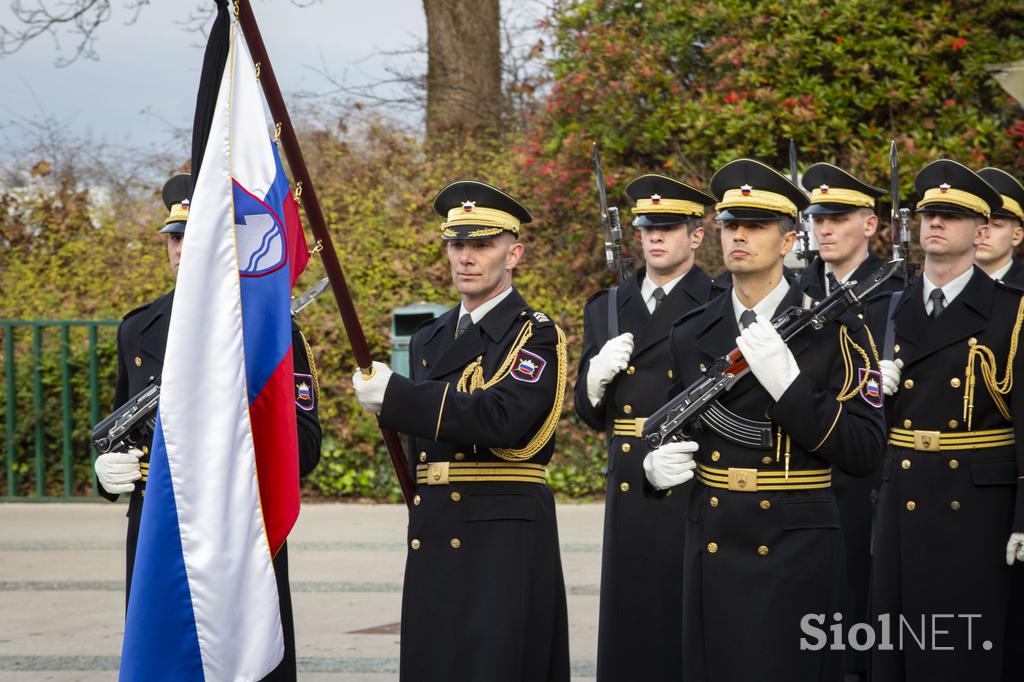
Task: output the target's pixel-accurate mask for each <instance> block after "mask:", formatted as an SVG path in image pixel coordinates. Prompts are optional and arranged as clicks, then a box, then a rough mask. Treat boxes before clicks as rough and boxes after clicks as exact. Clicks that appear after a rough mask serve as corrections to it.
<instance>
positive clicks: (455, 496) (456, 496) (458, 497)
mask: <svg viewBox="0 0 1024 682" xmlns="http://www.w3.org/2000/svg"><path fill="white" fill-rule="evenodd" d="M461 499H462V495H461V494H459V493H457V492H452V502H458V501H459V500H461Z"/></svg>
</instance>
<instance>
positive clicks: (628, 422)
mask: <svg viewBox="0 0 1024 682" xmlns="http://www.w3.org/2000/svg"><path fill="white" fill-rule="evenodd" d="M646 421H647V417H637V418H636V419H616V420H615V421H614V422H613V424H612V434H613V435H616V436H631V437H633V438H640V437H642V436H643V435H644V422H646Z"/></svg>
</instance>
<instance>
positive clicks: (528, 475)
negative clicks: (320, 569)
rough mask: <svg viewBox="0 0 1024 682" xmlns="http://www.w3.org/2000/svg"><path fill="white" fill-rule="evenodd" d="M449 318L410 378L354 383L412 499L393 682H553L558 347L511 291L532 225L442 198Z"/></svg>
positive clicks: (464, 187)
mask: <svg viewBox="0 0 1024 682" xmlns="http://www.w3.org/2000/svg"><path fill="white" fill-rule="evenodd" d="M434 210H435V211H437V212H438V214H440V215H441V216H443V217H444V218H445V222H444V223H442V225H441V238H442V239H443V240H444V243H445V246H446V251H447V254H448V262H449V264H450V266H451V274H452V281H453V283H454V284H455V288H456V289H457V290H458V291H459V293H460V294H461V297H462V302H461V304H460V305H458V306H456V307H454V308H452V309H451V310H449V311H448V312H447V313H445V314H444V315H442V316H440V317H439V318H437V319H436V320H433V321H431V322H429V323H427V324H425V325H424V326H422V327H420V329H419V330H418V331H417V332H416V333H415V334H414V335H413V338H412V340H411V341H410V344H409V364H410V367H411V376H410V377H409V378H405V377H403V376H400V375H398V374H393V373H392V371H391V369H390V368H388V366H387V365H384V364H382V363H379V362H375V363H373V367H372V370H371V373H370V376H368V377H364V376H363V375H362V373H361V372H356V374H355V375H354V376H353V378H352V381H353V385H354V388H355V392H356V396H357V398H358V399H359V402H360V404H361V405H362V406H363V407H364V408H365V409H366V410H369V411H371V412H377V413H379V415H380V423H381V424H382V425H383V426H385V427H387V428H391V429H394V430H396V431H400V432H402V433H406V434H408V435H409V457H410V460H411V462H410V466H411V467H412V473H414V474H415V476H416V483H417V485H416V496H415V498H414V499H413V506H412V509H411V511H410V515H409V537H408V540H409V553H408V558H407V559H406V567H405V583H404V586H403V589H402V636H401V672H400V675H401V679H402V680H406V681H412V680H416V682H423V681H428V682H429V681H431V680H438V681H441V680H443V681H444V682H458V681H460V680H461V681H465V682H478V681H480V680H487V681H488V682H545V681H548V682H555V681H557V682H563V681H567V680H568V679H569V642H568V617H567V612H566V601H565V584H564V581H563V578H562V565H561V559H560V557H559V547H558V529H557V525H556V521H555V501H554V497H553V496H552V494H551V490H550V489H549V488H548V487H547V485H546V478H545V469H546V466H547V464H548V462H549V461H550V460H551V455H552V454H553V453H554V450H555V428H556V427H557V425H558V419H559V415H560V413H561V409H562V400H563V398H564V394H565V376H566V362H567V360H566V343H565V336H564V335H563V334H562V331H561V329H559V328H558V327H557V326H556V325H555V323H554V322H552V320H551V319H550V318H549V317H548V316H547V315H545V314H544V313H541V312H537V311H535V310H533V309H532V308H530V306H529V305H527V303H526V301H525V300H523V297H522V296H520V294H519V292H518V291H516V290H515V288H513V286H512V271H513V270H514V269H515V268H516V266H517V265H519V262H520V260H521V259H522V257H523V251H524V246H523V244H522V242H520V241H519V236H520V229H521V226H522V224H523V223H528V222H530V221H531V219H532V218H531V216H530V212H529V211H527V210H526V208H525V207H524V206H523V205H522V204H520V203H519V202H518V201H516V200H515V199H513V198H512V197H510V196H509V195H507V194H505V193H504V192H502V191H501V190H499V189H496V188H494V187H491V186H490V185H486V184H484V183H482V182H475V181H472V180H463V181H459V182H454V183H452V184H450V185H448V186H447V187H445V188H444V189H442V190H441V191H440V192H439V193H438V195H437V197H436V198H435V199H434Z"/></svg>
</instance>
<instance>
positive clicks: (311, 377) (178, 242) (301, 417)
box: [96, 173, 321, 681]
mask: <svg viewBox="0 0 1024 682" xmlns="http://www.w3.org/2000/svg"><path fill="white" fill-rule="evenodd" d="M191 195H192V178H191V176H190V175H189V174H187V173H180V174H178V175H175V176H174V177H172V178H171V179H170V180H168V181H167V183H166V184H165V185H164V189H163V200H164V205H165V206H167V210H168V215H167V219H166V220H165V221H164V227H163V229H161V230H160V233H161V234H166V235H167V256H168V259H169V260H170V264H171V268H172V269H173V270H174V274H175V275H177V273H178V264H179V262H180V260H181V248H182V242H183V241H184V237H185V224H186V222H187V221H188V209H189V198H190V197H191ZM173 301H174V290H173V289H172V290H171V291H169V292H168V293H166V294H164V295H163V296H161V297H160V298H157V299H156V300H154V301H150V302H149V303H146V304H144V305H142V306H139V307H138V308H136V309H135V310H133V311H131V312H130V313H128V314H127V315H125V316H124V319H123V320H122V322H121V324H120V326H118V328H117V388H116V390H115V393H114V408H115V409H117V408H118V407H120V406H121V405H124V404H125V403H126V402H128V399H129V398H131V397H132V396H134V395H135V394H137V393H139V392H140V391H142V390H144V389H145V388H146V387H147V386H149V385H150V384H151V383H153V382H154V381H159V380H160V373H161V371H162V370H163V359H164V349H165V347H166V345H167V330H168V324H169V323H170V319H171V305H172V303H173ZM292 348H293V349H294V354H293V356H292V361H293V364H294V367H295V369H294V371H295V396H296V397H295V414H296V424H297V427H298V439H299V475H300V476H306V475H308V474H309V473H310V472H312V471H313V469H314V468H316V465H317V463H318V462H319V461H320V438H321V431H320V421H319V419H318V417H317V403H318V397H317V396H318V386H317V376H316V365H315V363H314V362H313V355H312V352H311V351H310V348H309V345H308V344H307V343H306V339H305V337H303V336H302V332H301V331H299V328H298V326H297V325H296V324H295V322H294V321H293V322H292ZM197 390H201V389H199V388H197ZM148 470H149V448H148V447H143V448H142V450H137V449H135V448H132V449H130V450H128V451H127V452H109V453H107V454H104V455H100V456H99V457H97V458H96V478H97V480H98V481H99V488H100V494H101V495H103V497H105V498H107V499H108V500H111V501H116V500H117V499H118V496H119V495H120V494H121V493H130V494H131V498H130V500H129V502H128V539H127V551H126V557H127V580H126V589H125V603H127V601H128V595H129V593H130V592H131V586H132V569H133V567H134V565H135V550H136V547H137V544H138V540H139V523H140V522H141V520H142V503H143V500H144V499H145V494H146V475H147V473H148ZM274 572H275V573H276V577H277V592H278V597H279V599H280V602H281V625H282V628H283V631H284V641H285V653H284V658H282V659H281V663H280V664H279V665H278V666H277V668H275V669H274V670H273V671H272V672H271V673H270V674H269V675H268V676H267V677H265V678H263V679H264V680H274V681H278V680H280V681H283V680H294V679H296V662H295V626H294V622H293V619H292V602H291V591H290V587H289V583H288V546H287V543H286V544H285V545H283V546H282V547H281V550H280V551H279V552H278V553H277V555H276V556H275V557H274Z"/></svg>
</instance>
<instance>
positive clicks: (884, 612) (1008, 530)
mask: <svg viewBox="0 0 1024 682" xmlns="http://www.w3.org/2000/svg"><path fill="white" fill-rule="evenodd" d="M914 185H915V188H916V191H917V194H918V197H919V201H918V204H917V213H918V215H919V216H921V246H922V248H923V249H924V253H925V261H924V273H923V274H922V276H921V277H919V278H917V279H916V280H915V281H914V282H913V284H911V286H910V287H909V288H907V290H906V291H904V292H903V294H902V295H901V296H900V298H899V299H898V301H897V303H896V305H895V309H894V313H893V316H892V319H893V320H894V323H895V337H894V341H895V344H894V346H893V351H894V353H895V357H896V360H895V361H893V362H889V361H888V360H885V361H883V363H884V364H885V365H887V367H886V368H885V369H884V370H883V371H884V373H885V375H886V376H885V392H886V393H887V394H888V395H892V396H893V397H892V398H890V399H888V400H887V401H886V410H887V416H888V419H889V447H888V450H887V452H886V455H885V459H884V461H883V463H882V489H881V497H880V499H879V505H878V512H877V515H876V518H875V534H874V540H873V559H872V586H871V601H872V614H873V617H872V620H873V623H875V624H876V627H879V626H878V625H877V624H878V623H879V620H878V619H883V618H889V619H890V621H891V628H892V633H893V644H894V648H893V650H891V651H890V650H885V649H883V648H880V647H876V648H875V649H874V650H873V651H872V656H871V667H872V679H873V680H877V681H879V682H890V681H897V680H899V681H902V680H909V681H916V680H928V681H931V680H972V681H976V682H984V681H986V680H993V681H994V680H1002V679H1010V678H1004V677H1003V673H1002V666H1003V658H1004V652H1005V653H1010V654H1012V655H1015V656H1016V657H1019V656H1020V651H1021V648H1020V646H1021V644H1020V642H1009V641H1006V639H1005V629H1006V624H1007V616H1008V614H1009V613H1010V612H1011V611H1016V612H1018V613H1019V612H1020V610H1021V609H1022V608H1024V605H1022V604H1021V603H1020V601H1021V600H1020V597H1019V595H1018V597H1017V598H1015V600H1014V601H1011V598H1010V584H1011V578H1012V577H1013V573H1014V572H1015V571H1017V572H1019V571H1020V568H1019V567H1008V566H1007V563H1008V562H1010V563H1013V562H1014V561H1020V560H1024V552H1022V551H1021V545H1024V533H1022V532H1021V531H1024V479H1022V477H1021V474H1024V400H1020V399H1014V397H1013V392H1012V389H1013V377H1014V376H1022V374H1021V372H1024V355H1022V354H1021V353H1019V352H1018V351H1017V344H1018V341H1019V337H1020V328H1021V322H1022V319H1024V299H1022V296H1021V293H1020V292H1019V291H1018V290H1016V289H1013V288H1011V287H1009V286H1006V285H1003V284H1002V283H1000V282H997V281H994V280H992V279H991V278H989V277H987V276H986V275H985V273H984V272H983V271H982V270H981V269H980V268H978V267H977V266H975V265H974V264H973V263H974V257H975V248H976V247H977V245H978V244H979V243H980V242H981V240H982V238H983V235H984V226H985V224H986V222H987V220H988V219H989V216H990V215H991V213H992V211H993V210H995V209H998V208H999V206H1000V205H1001V201H1002V200H1001V198H1000V195H999V192H997V191H996V190H995V189H994V188H993V187H991V186H990V185H989V184H988V183H986V182H985V181H984V180H983V179H982V178H981V177H979V176H978V175H977V174H976V173H974V172H973V171H971V170H970V169H969V168H967V167H966V166H963V165H961V164H959V163H957V162H955V161H951V160H948V159H941V160H939V161H934V162H932V163H930V164H928V165H927V166H925V167H924V168H923V169H922V170H921V171H920V172H919V173H918V174H917V177H916V178H915V180H914ZM891 296H893V294H890V295H888V296H882V297H880V298H879V299H878V300H877V301H874V302H872V304H871V305H870V306H869V311H868V314H869V319H870V320H871V323H872V325H874V326H877V325H878V324H884V320H885V319H886V318H887V317H888V315H889V310H890V297H891ZM878 318H881V319H882V322H875V320H876V319H878ZM900 367H902V371H900ZM1008 539H1009V541H1008ZM936 618H937V620H936ZM901 619H903V620H905V622H906V623H907V624H908V626H907V627H909V628H912V629H913V632H914V633H915V635H916V636H917V637H918V639H921V638H922V631H923V639H924V645H923V646H922V645H921V644H919V643H918V641H916V640H915V639H914V636H915V635H911V634H909V632H907V631H906V628H904V627H901ZM901 631H902V632H901ZM900 634H903V637H902V640H903V646H902V647H900V646H899V639H900V638H899V637H898V635H900Z"/></svg>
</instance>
